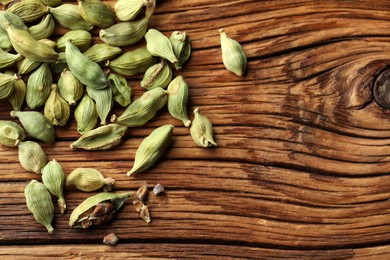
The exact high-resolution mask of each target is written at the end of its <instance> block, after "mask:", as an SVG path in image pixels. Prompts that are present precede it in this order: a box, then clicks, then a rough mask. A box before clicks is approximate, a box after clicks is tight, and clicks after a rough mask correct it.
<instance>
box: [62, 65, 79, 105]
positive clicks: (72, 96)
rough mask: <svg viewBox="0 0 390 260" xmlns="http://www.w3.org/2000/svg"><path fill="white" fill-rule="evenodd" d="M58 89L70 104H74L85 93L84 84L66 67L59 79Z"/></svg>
mask: <svg viewBox="0 0 390 260" xmlns="http://www.w3.org/2000/svg"><path fill="white" fill-rule="evenodd" d="M58 91H59V92H60V95H61V97H62V98H63V99H65V100H66V101H67V102H68V103H69V105H71V106H73V105H75V104H76V101H77V100H79V99H80V98H81V97H82V96H83V94H84V86H83V84H81V82H80V81H79V80H78V79H77V78H76V77H75V76H73V74H72V72H71V71H69V70H67V69H64V70H63V71H62V72H61V75H60V78H59V79H58Z"/></svg>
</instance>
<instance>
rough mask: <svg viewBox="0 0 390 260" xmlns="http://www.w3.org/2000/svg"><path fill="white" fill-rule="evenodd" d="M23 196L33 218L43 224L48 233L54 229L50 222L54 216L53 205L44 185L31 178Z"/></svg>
mask: <svg viewBox="0 0 390 260" xmlns="http://www.w3.org/2000/svg"><path fill="white" fill-rule="evenodd" d="M24 196H25V198H26V204H27V208H28V210H29V211H30V212H31V213H32V214H33V216H34V218H35V220H36V221H37V222H38V223H40V224H42V225H43V226H45V228H46V229H47V232H49V234H51V233H53V231H54V229H53V227H52V226H51V222H52V221H53V217H54V206H53V202H52V200H51V196H50V193H49V192H48V191H47V189H46V187H45V185H43V184H42V183H40V182H38V181H36V180H32V181H31V182H30V183H29V184H28V185H27V186H26V188H25V189H24Z"/></svg>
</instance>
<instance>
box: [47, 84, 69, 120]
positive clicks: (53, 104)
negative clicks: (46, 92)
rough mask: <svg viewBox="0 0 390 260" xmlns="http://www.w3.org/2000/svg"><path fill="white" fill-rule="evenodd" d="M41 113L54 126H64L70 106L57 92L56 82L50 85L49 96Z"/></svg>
mask: <svg viewBox="0 0 390 260" xmlns="http://www.w3.org/2000/svg"><path fill="white" fill-rule="evenodd" d="M43 113H44V115H45V117H46V118H47V119H49V121H50V123H51V124H52V125H55V126H64V125H66V123H67V122H68V120H69V117H70V106H69V104H68V103H67V102H66V101H65V99H63V98H62V97H61V96H60V94H59V93H58V87H57V85H56V84H52V85H51V92H50V96H49V98H48V99H47V101H46V103H45V108H44V110H43Z"/></svg>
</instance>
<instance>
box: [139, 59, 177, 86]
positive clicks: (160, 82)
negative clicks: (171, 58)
mask: <svg viewBox="0 0 390 260" xmlns="http://www.w3.org/2000/svg"><path fill="white" fill-rule="evenodd" d="M171 80H172V70H171V67H169V65H168V64H167V63H166V62H165V60H164V59H161V62H160V63H157V64H154V65H153V66H151V67H150V68H148V69H147V70H146V72H145V74H144V77H143V79H142V81H141V87H143V88H145V89H147V90H151V89H154V88H158V87H160V88H166V87H167V86H168V84H169V82H171Z"/></svg>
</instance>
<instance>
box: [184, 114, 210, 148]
mask: <svg viewBox="0 0 390 260" xmlns="http://www.w3.org/2000/svg"><path fill="white" fill-rule="evenodd" d="M194 114H195V118H194V120H192V125H191V128H190V133H191V137H192V140H194V142H195V143H196V144H197V145H198V146H200V147H210V146H213V145H214V146H217V143H216V142H215V141H214V137H213V126H212V125H211V122H210V120H209V119H208V118H207V117H206V116H204V115H201V114H200V112H199V107H197V108H195V109H194Z"/></svg>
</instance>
